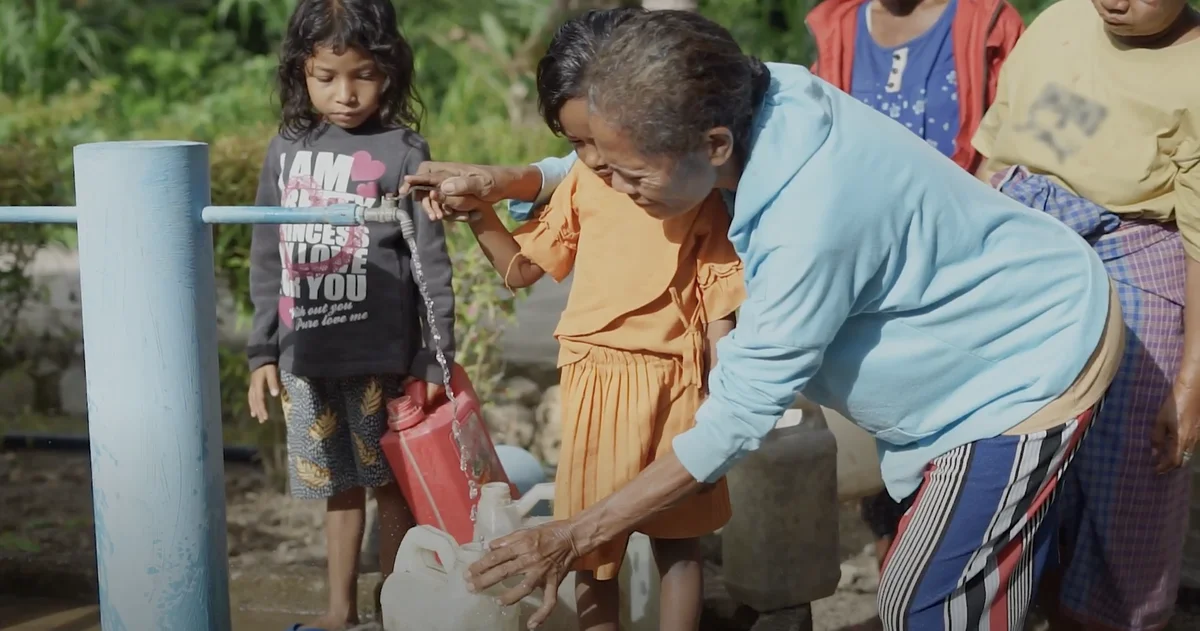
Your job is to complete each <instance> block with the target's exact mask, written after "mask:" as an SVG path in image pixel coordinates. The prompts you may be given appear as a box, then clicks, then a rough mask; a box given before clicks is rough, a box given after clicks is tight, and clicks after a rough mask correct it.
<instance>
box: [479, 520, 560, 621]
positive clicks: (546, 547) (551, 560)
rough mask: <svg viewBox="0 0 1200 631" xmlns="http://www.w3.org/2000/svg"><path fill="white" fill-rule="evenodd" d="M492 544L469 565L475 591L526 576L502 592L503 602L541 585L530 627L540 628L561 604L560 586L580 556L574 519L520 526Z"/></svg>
mask: <svg viewBox="0 0 1200 631" xmlns="http://www.w3.org/2000/svg"><path fill="white" fill-rule="evenodd" d="M489 547H490V548H491V550H490V551H489V552H488V553H487V554H485V555H483V558H481V559H480V560H478V561H476V562H475V563H473V564H472V565H471V567H470V568H468V569H467V576H466V578H467V582H468V583H469V584H470V587H471V589H472V591H475V592H482V591H483V590H485V589H487V588H489V587H491V586H493V585H496V584H497V583H499V582H501V581H503V580H505V579H508V578H512V577H514V576H523V577H524V579H523V580H522V581H521V583H520V585H517V586H516V587H513V588H512V589H509V590H507V591H505V592H504V594H502V595H501V596H500V603H501V604H503V605H505V606H509V605H513V604H516V603H517V602H519V601H520V600H521V599H522V598H524V597H526V596H528V595H530V594H532V593H533V592H534V590H536V589H539V588H541V589H542V590H543V596H542V606H541V607H540V608H539V609H538V610H537V611H536V612H534V614H533V615H532V616H530V617H529V628H530V629H535V628H537V627H538V626H540V625H541V624H542V623H543V622H545V621H546V618H548V617H549V616H550V612H551V611H553V610H554V607H555V605H557V604H558V586H559V585H560V584H561V583H562V582H563V579H564V578H566V576H567V573H568V572H570V571H571V568H572V566H573V565H574V564H575V561H576V560H578V559H579V549H578V547H577V546H576V544H575V541H574V538H573V534H572V532H571V522H569V521H553V522H549V523H546V524H541V525H539V526H535V527H532V528H525V529H522V530H518V531H517V532H514V533H513V534H511V535H508V536H507V537H501V538H499V539H496V540H495V541H492V542H491V544H490V546H489Z"/></svg>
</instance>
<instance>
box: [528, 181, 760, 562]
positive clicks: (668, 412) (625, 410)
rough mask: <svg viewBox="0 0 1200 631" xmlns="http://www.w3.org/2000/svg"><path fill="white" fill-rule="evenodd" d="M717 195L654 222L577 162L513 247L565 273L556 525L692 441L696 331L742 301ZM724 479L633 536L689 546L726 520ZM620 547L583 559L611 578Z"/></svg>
mask: <svg viewBox="0 0 1200 631" xmlns="http://www.w3.org/2000/svg"><path fill="white" fill-rule="evenodd" d="M728 230H729V215H728V213H727V211H726V209H725V205H724V203H723V202H722V200H721V197H720V195H719V194H717V193H715V192H714V194H713V195H712V196H711V197H709V198H708V199H707V200H706V201H705V202H704V203H703V204H702V205H701V206H699V207H698V208H695V209H693V210H691V211H690V212H688V213H685V214H683V215H680V216H677V217H672V218H671V219H668V220H666V221H662V220H658V219H655V218H653V217H651V216H649V215H647V214H646V212H645V211H644V210H642V209H641V208H639V207H638V206H637V205H636V204H634V203H633V202H632V201H631V200H630V199H629V198H628V197H627V196H625V195H622V194H620V193H618V192H616V191H614V190H613V189H612V188H610V187H609V186H608V185H607V184H605V183H604V181H603V180H601V179H600V178H599V177H598V176H596V175H595V174H594V173H592V171H591V170H590V169H588V168H587V167H586V166H585V165H584V164H583V163H582V162H577V163H576V164H575V166H574V168H573V169H572V170H571V172H570V174H569V175H568V176H567V178H566V180H564V181H563V183H562V184H561V185H560V186H559V187H558V188H557V189H556V191H555V193H554V196H553V198H552V199H551V200H550V203H549V205H548V206H547V207H546V208H545V209H544V210H543V211H542V213H541V215H540V216H539V217H538V218H537V219H536V220H534V221H531V222H529V223H527V224H525V225H523V226H521V227H520V228H519V229H518V230H517V231H516V232H515V233H514V236H515V237H516V239H517V242H518V243H519V244H520V246H521V253H522V255H524V256H525V257H527V258H528V259H529V260H530V261H532V262H533V263H535V264H537V265H538V266H539V267H541V268H542V269H543V270H545V271H546V273H548V274H550V276H552V277H553V278H554V279H555V280H557V281H560V282H561V281H562V280H563V279H565V278H566V277H567V276H568V275H569V274H571V273H572V272H574V279H573V281H572V287H571V294H570V297H569V298H568V300H567V308H566V310H565V311H564V312H563V314H562V318H561V320H559V323H558V328H557V329H555V332H554V336H555V337H556V338H557V339H558V341H559V344H560V346H561V348H560V352H559V359H558V365H559V367H560V369H561V371H562V406H563V409H562V424H563V428H562V429H563V441H562V451H561V453H560V455H559V463H558V477H557V480H556V481H555V489H556V490H555V498H554V499H555V501H554V517H555V518H556V519H564V518H567V517H570V516H572V515H574V514H576V513H578V512H580V511H582V510H583V509H584V508H586V507H588V506H590V505H592V504H595V503H596V502H598V501H600V500H601V499H603V498H605V497H607V496H608V495H610V494H612V493H613V492H614V491H616V490H617V489H619V488H621V487H622V486H623V485H624V484H625V483H626V482H629V481H630V480H632V479H633V478H634V476H636V475H637V474H638V473H639V472H641V471H642V469H644V468H646V467H647V466H648V465H649V464H650V463H651V462H653V461H654V459H655V458H657V457H659V456H662V455H664V454H667V453H670V450H671V439H672V438H674V437H675V436H676V435H678V434H680V433H682V432H684V431H686V430H688V429H690V428H691V427H692V425H693V424H694V423H695V413H696V410H697V409H698V408H699V406H700V402H701V400H702V398H703V396H704V391H703V388H704V375H705V365H704V364H705V352H704V351H705V343H706V341H705V336H704V333H705V327H706V323H708V322H712V321H715V320H719V319H721V318H724V317H725V316H728V315H729V314H731V313H733V312H734V311H735V310H736V309H737V308H738V306H739V305H740V304H741V303H742V301H743V300H744V299H745V296H746V291H745V285H744V282H743V279H742V263H741V261H740V260H739V259H738V257H737V254H736V253H735V252H734V250H733V246H732V244H730V243H729V239H728V237H727V233H728ZM729 516H730V506H729V492H728V490H727V489H726V486H725V481H724V480H721V481H720V482H719V483H718V484H716V485H714V486H713V487H711V488H710V489H708V490H706V491H704V492H702V493H699V494H697V495H694V496H692V497H690V498H688V499H686V500H684V501H683V502H681V503H680V504H678V505H676V506H675V507H673V508H672V509H671V510H669V511H666V512H663V513H661V514H659V515H658V516H656V517H655V518H654V519H653V520H652V521H650V522H647V523H645V524H644V525H643V526H641V527H640V528H639V530H640V531H642V532H644V533H645V534H647V535H649V536H650V537H656V538H663V539H685V538H691V537H698V536H701V535H705V534H708V533H711V532H713V531H715V530H716V529H718V528H720V527H721V526H723V525H724V524H725V522H726V521H728V520H729ZM627 539H628V537H627V536H626V537H621V538H619V539H618V540H615V541H612V542H610V543H609V544H606V545H605V546H603V547H602V548H600V549H598V550H596V551H595V552H593V553H591V554H589V555H587V556H586V557H585V558H583V559H581V560H580V562H579V564H578V566H577V568H578V569H583V570H592V571H594V572H595V575H596V577H597V578H599V579H601V580H606V579H610V578H612V577H614V576H616V575H617V572H618V571H619V569H620V564H621V560H622V559H623V558H624V554H625V545H626V542H627Z"/></svg>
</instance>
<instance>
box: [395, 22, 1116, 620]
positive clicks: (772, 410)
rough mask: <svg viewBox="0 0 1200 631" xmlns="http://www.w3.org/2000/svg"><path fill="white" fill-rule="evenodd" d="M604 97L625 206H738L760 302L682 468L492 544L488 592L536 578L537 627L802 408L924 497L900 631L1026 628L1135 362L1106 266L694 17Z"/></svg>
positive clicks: (720, 367)
mask: <svg viewBox="0 0 1200 631" xmlns="http://www.w3.org/2000/svg"><path fill="white" fill-rule="evenodd" d="M589 81H590V92H589V94H590V108H591V114H590V121H589V122H590V125H591V131H592V134H593V136H594V139H595V143H596V148H597V149H598V150H599V151H600V152H601V154H602V155H603V156H604V158H605V161H606V162H607V163H608V164H609V165H610V166H611V167H612V169H613V173H614V175H613V180H612V182H613V183H612V185H613V187H614V188H615V189H617V190H619V191H621V192H624V193H626V194H628V195H629V196H630V197H631V198H632V199H633V200H634V201H635V202H636V203H637V204H639V205H640V206H642V207H643V208H644V209H645V211H646V212H647V213H648V214H650V215H652V216H655V217H670V216H673V215H675V214H677V213H681V212H685V211H687V210H688V209H690V208H692V207H694V206H695V205H696V204H698V203H699V202H700V201H701V200H703V199H704V198H705V197H706V196H707V195H708V194H709V193H710V192H711V191H712V190H714V189H720V190H723V191H726V193H727V195H728V197H729V200H730V202H731V203H730V204H729V205H730V207H731V208H732V209H733V220H732V225H731V228H730V233H729V237H730V239H731V241H732V242H733V244H734V247H735V248H736V250H737V252H738V255H739V256H740V257H741V258H742V260H743V262H744V263H745V270H746V284H747V292H748V298H747V300H746V302H745V303H744V304H743V306H742V308H741V309H740V311H739V312H738V323H737V327H736V328H735V330H734V332H733V333H732V334H731V335H729V336H727V337H726V338H725V339H724V340H722V341H721V342H720V344H719V346H718V353H719V356H720V361H719V362H718V364H717V365H716V367H715V368H714V369H713V372H712V374H711V377H710V395H709V398H708V400H707V401H706V402H705V404H704V405H703V406H702V407H701V409H700V411H699V412H698V413H697V415H696V425H695V427H694V428H693V429H692V430H690V431H688V432H685V433H684V434H681V435H680V436H678V437H677V438H676V439H675V441H674V443H673V447H674V453H673V454H672V455H671V456H668V457H666V458H661V459H659V460H656V461H655V463H654V464H653V465H652V466H650V467H649V468H647V469H646V470H644V471H643V472H642V473H641V474H640V475H639V476H638V477H637V478H635V479H634V480H633V481H632V482H630V483H629V484H628V485H627V486H626V487H624V488H623V489H621V490H620V491H618V492H617V493H615V494H613V495H611V496H610V497H608V498H607V499H605V500H602V501H601V502H599V503H597V504H596V505H594V506H593V507H591V508H589V509H587V510H586V511H584V512H582V513H580V514H578V515H576V516H575V517H574V518H572V519H570V520H568V521H562V522H552V523H549V524H546V525H544V526H541V527H538V528H532V529H528V530H524V531H521V532H518V533H515V534H513V535H511V536H509V537H506V538H504V539H500V540H498V541H496V542H493V543H492V550H491V552H489V553H488V554H487V555H486V556H485V557H484V558H483V560H481V561H480V562H479V563H477V564H476V565H475V566H473V567H472V571H471V579H472V582H473V584H474V585H475V586H476V587H479V588H483V587H486V586H490V585H493V584H496V583H497V582H499V581H501V580H503V579H505V578H508V577H512V576H517V575H524V577H525V578H524V580H523V581H522V583H521V585H520V586H519V587H517V588H514V589H513V590H510V592H509V593H508V594H506V596H505V598H504V600H505V601H507V602H515V600H516V599H517V598H519V597H520V596H522V595H524V594H528V593H529V592H531V591H532V590H533V589H535V588H538V587H544V588H545V589H546V596H547V599H546V603H547V604H546V607H545V609H544V611H542V612H539V614H538V615H537V616H535V618H534V622H535V623H536V622H538V621H540V620H541V619H544V616H545V615H546V614H547V613H548V612H549V607H551V606H553V602H554V600H553V595H554V589H555V587H556V586H557V584H558V582H559V581H561V580H562V578H563V576H564V575H565V574H566V572H567V571H568V570H569V569H570V567H571V564H572V562H573V560H574V559H576V558H578V556H579V555H581V554H586V553H587V552H588V551H589V550H591V549H593V548H594V547H595V546H596V545H598V544H599V543H601V542H604V541H607V540H610V539H613V538H615V537H617V536H619V535H620V534H621V533H624V532H627V531H629V530H631V529H633V528H635V527H636V526H637V524H638V523H639V522H641V521H642V520H645V519H646V518H648V517H650V516H651V515H652V514H654V513H655V512H657V511H659V510H662V509H663V508H665V507H667V506H669V505H671V503H672V502H674V501H677V500H678V499H679V498H681V497H684V496H686V495H687V494H690V493H694V492H697V491H699V490H700V489H701V488H703V484H704V483H706V482H712V481H714V480H717V479H719V478H720V477H721V476H722V475H724V474H725V472H726V471H727V470H728V469H729V467H730V466H732V465H733V464H734V463H735V462H737V461H738V459H739V458H741V457H743V456H744V455H746V454H747V453H749V452H750V451H752V450H754V449H756V448H757V447H758V446H759V444H760V441H761V440H762V438H763V437H764V436H765V435H766V434H767V433H768V432H769V431H770V430H771V429H772V428H773V427H774V426H775V424H776V422H777V421H778V419H779V418H780V417H781V416H782V414H783V412H784V411H785V410H786V409H787V408H788V407H789V406H790V405H791V404H792V402H793V400H794V398H795V396H796V395H797V394H803V395H804V396H805V397H807V398H809V399H810V400H812V401H814V402H816V403H819V404H821V405H824V406H826V407H830V408H833V409H835V410H837V411H839V412H842V413H844V414H846V416H848V417H850V418H852V419H854V420H855V422H857V423H858V424H859V425H860V426H862V427H863V428H864V429H866V430H867V431H868V432H870V433H871V434H872V435H874V436H875V438H876V439H877V441H878V443H879V445H880V451H881V465H882V468H883V474H884V479H885V481H886V483H887V486H888V490H889V492H890V493H891V494H892V496H893V497H896V498H904V497H907V496H908V495H910V494H912V493H914V492H916V494H917V495H916V501H915V502H914V504H913V506H912V508H911V509H910V510H909V511H908V513H907V514H906V516H905V518H904V520H903V522H902V523H901V528H900V532H899V534H898V536H897V539H896V542H895V543H894V544H893V547H892V549H891V552H890V553H889V558H888V560H887V562H886V565H885V569H884V573H883V577H882V580H881V585H880V590H879V608H880V614H881V618H882V620H883V623H884V627H885V628H886V629H889V630H899V629H922V630H926V629H978V628H983V626H982V625H984V624H987V625H988V626H987V628H990V629H993V630H996V629H1020V628H1022V625H1023V624H1024V619H1025V616H1026V614H1027V612H1028V606H1029V602H1030V599H1031V597H1032V593H1033V590H1034V587H1035V585H1036V583H1037V579H1038V577H1039V574H1040V572H1041V570H1042V568H1043V567H1044V565H1045V563H1046V560H1047V558H1048V556H1049V555H1050V553H1051V550H1052V544H1053V537H1052V533H1053V531H1054V528H1053V523H1054V519H1055V513H1054V495H1055V489H1056V488H1057V484H1058V481H1059V479H1060V478H1061V476H1062V474H1063V472H1064V471H1065V470H1066V468H1067V466H1068V464H1069V463H1070V460H1071V456H1072V455H1073V454H1074V452H1075V450H1076V448H1077V447H1078V445H1079V441H1080V440H1081V439H1082V437H1083V434H1084V433H1085V431H1086V429H1087V427H1088V424H1089V423H1090V421H1091V419H1092V416H1093V414H1094V411H1095V409H1096V407H1097V405H1098V404H1099V402H1100V399H1101V398H1102V396H1103V392H1104V390H1105V388H1106V387H1107V386H1108V384H1109V383H1110V382H1111V380H1112V376H1113V373H1114V372H1115V370H1116V364H1117V362H1118V361H1119V357H1120V354H1121V350H1122V349H1123V345H1124V339H1123V327H1122V326H1121V318H1120V311H1119V307H1118V306H1117V301H1116V300H1115V296H1114V293H1113V289H1112V286H1111V285H1110V283H1109V280H1108V278H1107V276H1106V275H1105V272H1104V268H1103V266H1102V264H1101V262H1100V260H1099V258H1097V256H1096V255H1095V253H1094V252H1093V251H1092V249H1091V248H1090V247H1089V246H1088V245H1087V243H1085V242H1084V241H1083V240H1082V239H1081V238H1079V237H1078V236H1077V235H1075V234H1074V233H1073V232H1072V231H1071V230H1070V229H1069V228H1067V227H1066V226H1064V225H1062V224H1061V223H1059V222H1057V221H1056V220H1054V219H1052V218H1051V217H1048V216H1046V215H1044V214H1042V213H1039V212H1037V211H1033V210H1030V209H1028V208H1025V207H1024V206H1022V205H1020V204H1018V203H1016V202H1014V201H1012V200H1009V199H1007V198H1006V197H1004V196H1003V195H1001V194H999V193H997V192H995V191H993V190H992V189H990V188H989V187H988V186H986V185H985V184H983V183H981V182H979V181H977V180H976V179H975V178H973V177H972V176H971V175H970V174H968V173H966V172H964V171H962V170H961V169H960V168H958V167H957V166H956V165H954V163H952V162H950V161H949V160H947V159H946V158H945V157H944V156H942V155H941V154H939V153H938V152H937V151H936V150H934V149H932V148H931V147H929V146H928V145H927V144H925V143H924V142H923V141H921V140H920V139H919V138H917V137H915V136H914V135H913V134H911V133H910V132H908V131H907V130H906V129H904V128H903V127H902V126H899V125H896V124H895V123H894V122H892V121H890V120H888V118H887V117H885V116H882V115H881V114H879V113H877V112H875V111H873V110H872V109H871V108H869V107H867V106H865V105H863V104H861V103H859V102H857V101H855V100H854V99H853V98H851V97H849V96H847V95H845V94H843V93H842V92H840V91H838V90H837V89H836V88H833V87H832V86H830V85H829V84H827V83H825V82H823V81H821V80H819V79H817V78H815V77H813V76H812V75H811V74H810V73H809V72H808V70H806V69H805V68H803V67H800V66H792V65H786V64H767V65H764V64H761V63H760V62H758V61H757V60H755V59H753V58H750V57H747V56H745V55H744V54H742V52H741V50H740V48H739V47H738V45H737V43H736V42H735V41H734V40H733V39H732V38H731V37H730V35H729V33H728V32H727V31H725V29H723V28H722V27H720V26H719V25H716V24H715V23H713V22H711V21H709V20H707V19H705V18H703V17H700V16H698V15H695V14H692V13H688V12H675V11H657V12H650V13H647V14H645V15H640V16H636V17H634V18H631V19H630V20H629V21H628V22H627V23H625V24H624V25H623V26H621V27H620V28H619V29H618V30H617V31H616V32H615V33H614V34H613V36H612V39H611V40H610V41H609V42H607V43H606V44H605V45H604V46H603V47H602V48H601V50H600V51H599V53H598V57H597V59H596V61H595V62H594V67H593V68H592V69H591V74H590V77H589ZM541 166H542V169H543V170H541V171H539V169H537V168H497V167H464V166H461V165H459V166H454V165H445V164H437V163H431V164H429V165H426V167H425V168H424V169H423V173H422V174H419V175H417V176H413V177H412V178H410V179H409V183H410V184H431V185H435V186H437V187H438V188H437V189H436V190H435V191H434V192H433V193H432V194H431V195H430V197H429V198H427V199H426V200H425V203H426V206H427V207H428V208H429V209H430V210H431V212H443V211H444V209H445V208H446V207H450V208H457V209H465V208H468V207H470V205H471V204H470V201H471V200H470V199H465V198H464V197H466V198H470V197H472V196H473V197H474V198H477V199H482V200H488V201H491V200H495V199H499V198H503V197H517V198H525V199H528V200H532V199H534V198H535V197H536V196H537V195H538V193H539V189H541V191H542V194H543V195H544V194H545V193H546V192H548V189H550V188H552V187H553V186H554V183H555V180H556V178H557V177H558V175H559V174H560V173H561V169H560V168H559V169H558V170H556V167H559V166H561V165H556V164H555V163H554V162H549V163H543V164H542V165H541ZM543 177H544V178H545V181H544V182H543ZM402 192H404V191H402ZM801 473H802V472H798V474H801ZM797 571H803V568H797ZM985 621H986V623H985Z"/></svg>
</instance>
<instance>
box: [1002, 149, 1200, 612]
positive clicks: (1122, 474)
mask: <svg viewBox="0 0 1200 631" xmlns="http://www.w3.org/2000/svg"><path fill="white" fill-rule="evenodd" d="M993 185H995V186H996V187H997V188H999V189H1000V191H1001V192H1003V193H1005V194H1007V195H1008V196H1009V197H1012V198H1013V199H1016V200H1017V201H1020V202H1022V203H1024V204H1026V205H1027V206H1030V207H1033V208H1035V209H1038V210H1043V211H1045V212H1047V213H1049V214H1051V215H1052V216H1054V217H1056V218H1058V219H1059V220H1061V221H1062V222H1063V223H1065V224H1067V225H1069V226H1071V227H1072V228H1074V229H1075V230H1076V232H1078V233H1079V234H1080V236H1082V237H1083V238H1084V239H1086V240H1087V241H1088V242H1089V243H1091V244H1092V246H1093V247H1094V248H1095V249H1096V253H1097V254H1099V255H1100V258H1101V260H1102V261H1104V266H1105V269H1106V270H1107V271H1108V274H1109V276H1110V277H1111V278H1112V279H1113V281H1115V283H1116V286H1117V291H1118V295H1119V297H1120V300H1121V312H1122V314H1123V315H1124V318H1125V327H1126V340H1127V342H1126V348H1125V355H1124V357H1123V358H1122V360H1121V367H1120V369H1119V371H1118V372H1117V376H1116V379H1115V380H1114V381H1113V384H1112V386H1111V387H1110V388H1109V390H1108V393H1107V395H1106V398H1105V402H1104V406H1103V408H1102V410H1101V412H1100V414H1099V416H1098V418H1097V419H1096V422H1095V423H1094V424H1093V426H1092V428H1091V432H1090V434H1089V435H1088V437H1087V439H1086V440H1084V442H1083V445H1082V446H1081V447H1080V449H1079V453H1078V454H1077V456H1076V457H1075V463H1074V464H1073V465H1072V467H1071V469H1070V471H1069V473H1068V475H1067V478H1066V479H1065V480H1064V484H1063V488H1062V493H1063V494H1062V496H1061V498H1060V501H1059V508H1058V510H1059V511H1060V514H1061V516H1062V530H1061V532H1062V537H1063V539H1062V547H1061V549H1062V551H1063V559H1062V560H1063V562H1064V567H1063V568H1062V569H1063V573H1064V575H1063V584H1062V595H1061V604H1062V606H1063V608H1064V609H1065V610H1066V613H1068V614H1069V615H1071V616H1072V617H1074V618H1076V619H1077V620H1078V621H1079V622H1082V623H1084V624H1086V625H1087V627H1088V628H1089V629H1100V630H1107V629H1114V630H1122V631H1125V630H1128V631H1142V630H1149V629H1159V628H1161V627H1162V626H1163V625H1165V624H1166V623H1167V621H1168V620H1169V619H1170V617H1171V615H1172V613H1173V611H1174V605H1175V597H1176V593H1177V590H1178V587H1179V571H1180V564H1181V562H1182V556H1183V554H1182V551H1183V544H1184V538H1185V536H1186V528H1187V511H1188V499H1189V492H1190V488H1189V487H1190V476H1189V475H1188V474H1187V471H1186V470H1184V469H1179V470H1176V471H1174V472H1172V473H1169V474H1167V475H1161V476H1160V475H1158V474H1156V473H1155V472H1154V460H1153V458H1152V456H1151V448H1150V431H1151V428H1152V427H1153V425H1154V421H1155V418H1156V417H1157V415H1158V412H1159V408H1160V407H1161V406H1162V404H1163V402H1164V401H1166V398H1167V397H1168V396H1169V394H1170V392H1171V387H1172V383H1173V382H1174V379H1175V375H1176V373H1177V372H1178V371H1179V364H1180V359H1181V357H1182V354H1183V303H1184V264H1185V259H1184V256H1185V254H1184V252H1183V245H1182V243H1181V241H1180V237H1179V233H1178V231H1177V230H1176V228H1175V226H1174V224H1162V223H1155V222H1138V221H1122V220H1121V218H1120V217H1119V216H1117V215H1115V214H1113V213H1112V212H1109V211H1108V210H1106V209H1105V208H1103V207H1101V206H1099V205H1097V204H1094V203H1092V202H1090V201H1088V200H1086V199H1083V198H1080V197H1078V196H1076V195H1073V194H1071V193H1070V192H1069V191H1067V190H1065V189H1063V188H1062V187H1060V186H1057V185H1055V184H1054V183H1053V182H1052V181H1051V180H1049V179H1048V178H1046V177H1043V176H1039V175H1030V174H1029V172H1028V171H1026V170H1025V169H1023V168H1021V167H1014V168H1013V169H1010V170H1009V171H1007V172H1005V173H1002V174H1000V175H999V176H998V177H997V178H995V179H993Z"/></svg>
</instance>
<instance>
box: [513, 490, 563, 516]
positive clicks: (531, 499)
mask: <svg viewBox="0 0 1200 631" xmlns="http://www.w3.org/2000/svg"><path fill="white" fill-rule="evenodd" d="M542 501H546V502H551V503H553V502H554V483H553V482H542V483H541V484H535V485H533V488H531V489H529V490H528V491H526V492H525V494H524V495H522V496H521V498H520V499H518V500H517V515H519V516H520V517H521V518H522V519H524V518H525V517H526V516H528V515H529V511H532V510H533V507H534V506H537V505H538V503H539V502H542Z"/></svg>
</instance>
